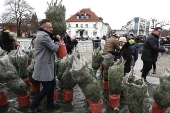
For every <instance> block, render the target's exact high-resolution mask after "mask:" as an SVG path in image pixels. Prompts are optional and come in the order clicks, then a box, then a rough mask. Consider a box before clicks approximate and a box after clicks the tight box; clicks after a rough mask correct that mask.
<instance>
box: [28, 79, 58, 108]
mask: <svg viewBox="0 0 170 113" xmlns="http://www.w3.org/2000/svg"><path fill="white" fill-rule="evenodd" d="M41 84H42V86H43V88H42V90H41V91H40V92H39V93H38V95H37V96H36V98H35V99H34V101H33V102H32V105H31V107H33V108H35V107H39V103H40V102H41V100H42V99H43V98H44V97H45V96H46V95H47V106H51V105H53V104H54V100H53V96H54V89H55V86H56V80H55V79H53V80H52V81H41Z"/></svg>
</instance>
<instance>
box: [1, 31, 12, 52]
mask: <svg viewBox="0 0 170 113" xmlns="http://www.w3.org/2000/svg"><path fill="white" fill-rule="evenodd" d="M13 42H14V39H13V37H12V36H10V31H9V30H5V31H4V32H3V33H2V49H3V50H6V51H8V52H10V51H11V50H14V44H13Z"/></svg>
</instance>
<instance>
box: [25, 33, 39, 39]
mask: <svg viewBox="0 0 170 113" xmlns="http://www.w3.org/2000/svg"><path fill="white" fill-rule="evenodd" d="M36 36H37V35H35V34H26V37H27V38H35V37H36Z"/></svg>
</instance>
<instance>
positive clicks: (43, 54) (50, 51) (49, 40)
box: [31, 19, 60, 113]
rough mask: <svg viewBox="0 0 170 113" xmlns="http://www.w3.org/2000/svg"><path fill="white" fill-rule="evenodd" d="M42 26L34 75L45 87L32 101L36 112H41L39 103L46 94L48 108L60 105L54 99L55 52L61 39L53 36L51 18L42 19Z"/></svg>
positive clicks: (36, 50)
mask: <svg viewBox="0 0 170 113" xmlns="http://www.w3.org/2000/svg"><path fill="white" fill-rule="evenodd" d="M40 27H41V28H40V29H39V31H38V32H37V36H36V41H35V52H34V56H35V65H34V72H33V75H32V77H33V79H35V80H37V81H40V82H41V84H42V86H43V88H42V90H41V91H40V92H39V94H38V95H37V96H36V98H35V99H34V101H33V102H32V105H31V110H32V111H33V112H34V113H41V111H40V109H39V103H40V102H41V100H42V99H43V98H44V97H45V96H46V95H47V108H59V107H60V106H59V104H54V101H53V95H54V89H55V86H56V81H55V77H54V62H55V56H54V53H55V52H57V51H58V48H59V42H58V41H59V39H58V38H57V37H53V34H52V30H53V28H52V24H51V23H50V21H49V20H47V19H43V20H41V22H40Z"/></svg>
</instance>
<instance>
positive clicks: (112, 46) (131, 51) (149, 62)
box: [102, 27, 169, 82]
mask: <svg viewBox="0 0 170 113" xmlns="http://www.w3.org/2000/svg"><path fill="white" fill-rule="evenodd" d="M161 32H162V28H161V27H156V28H155V29H154V30H153V32H152V33H151V34H150V35H149V36H148V37H146V36H139V35H138V36H137V37H134V35H133V34H130V35H128V36H126V37H118V36H117V35H116V34H115V35H112V36H111V37H110V38H109V39H107V40H106V41H105V45H104V47H103V55H106V54H108V53H111V54H112V55H116V56H118V58H117V60H119V58H120V57H123V58H124V60H126V63H125V64H124V75H126V73H129V72H130V70H131V62H132V60H133V62H134V64H135V62H136V61H137V60H138V43H143V51H142V56H141V60H142V61H143V68H142V70H141V71H142V75H141V77H142V78H143V79H144V81H145V82H147V80H146V77H147V75H148V73H149V71H150V70H151V69H152V66H153V74H155V73H156V61H157V58H158V53H159V52H168V51H169V49H168V48H161V47H160V46H159V45H160V44H159V43H160V41H159V37H160V35H161ZM168 40H169V38H167V41H166V42H168ZM102 46H103V45H102Z"/></svg>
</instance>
